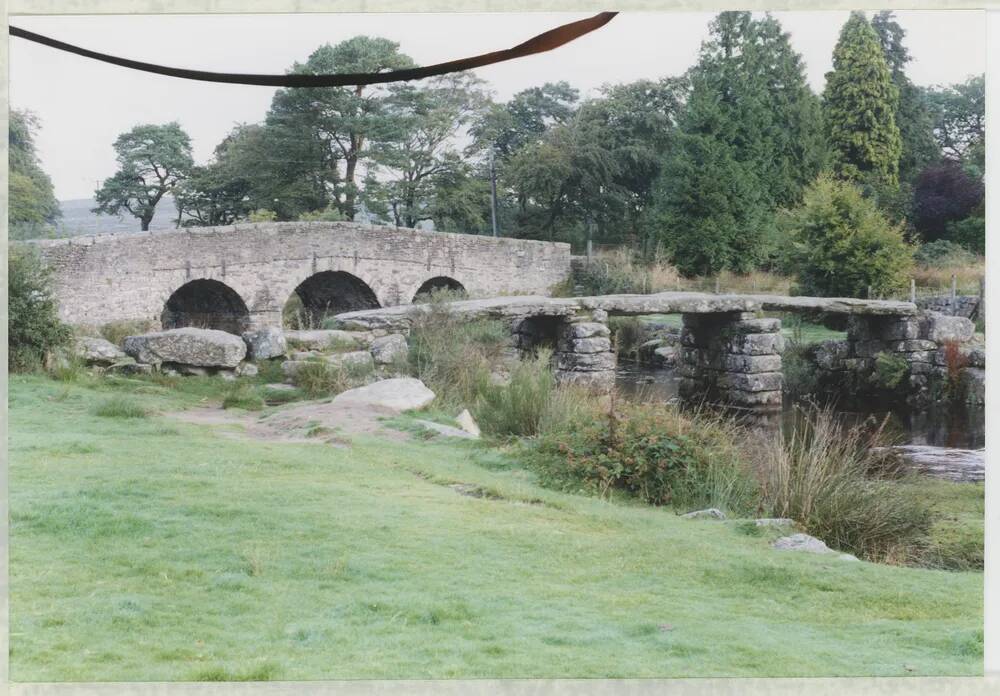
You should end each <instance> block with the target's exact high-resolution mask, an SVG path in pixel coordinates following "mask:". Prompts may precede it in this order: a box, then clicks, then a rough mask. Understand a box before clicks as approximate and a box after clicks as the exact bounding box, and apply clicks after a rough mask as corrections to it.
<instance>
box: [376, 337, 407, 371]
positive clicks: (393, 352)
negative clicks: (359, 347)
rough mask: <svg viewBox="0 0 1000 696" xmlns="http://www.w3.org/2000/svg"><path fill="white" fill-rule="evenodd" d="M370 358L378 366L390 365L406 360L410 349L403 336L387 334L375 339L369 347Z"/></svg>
mask: <svg viewBox="0 0 1000 696" xmlns="http://www.w3.org/2000/svg"><path fill="white" fill-rule="evenodd" d="M369 349H370V350H371V354H372V358H374V359H375V362H376V364H378V365H391V364H393V363H395V362H397V361H400V360H406V357H407V356H408V355H409V353H410V347H409V346H408V345H407V343H406V337H405V336H403V334H398V333H394V334H389V335H388V336H382V337H381V338H376V339H375V340H373V341H372V342H371V346H369Z"/></svg>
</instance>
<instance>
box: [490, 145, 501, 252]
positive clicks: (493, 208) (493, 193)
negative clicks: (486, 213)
mask: <svg viewBox="0 0 1000 696" xmlns="http://www.w3.org/2000/svg"><path fill="white" fill-rule="evenodd" d="M490 216H491V217H492V219H493V236H494V237H498V236H500V235H499V230H498V229H497V171H496V168H495V167H494V166H493V146H490Z"/></svg>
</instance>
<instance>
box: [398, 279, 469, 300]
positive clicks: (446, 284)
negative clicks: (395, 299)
mask: <svg viewBox="0 0 1000 696" xmlns="http://www.w3.org/2000/svg"><path fill="white" fill-rule="evenodd" d="M435 290H451V291H453V292H456V293H460V294H462V295H465V294H466V292H465V286H464V285H462V284H461V283H460V282H458V281H457V280H455V279H454V278H450V277H449V276H434V277H433V278H428V279H427V280H425V281H424V282H423V283H422V284H421V286H420V287H419V288H417V291H416V292H415V293H413V300H411V301H412V302H420V301H421V299H424V297H426V296H428V295H430V294H431V293H432V292H434V291H435Z"/></svg>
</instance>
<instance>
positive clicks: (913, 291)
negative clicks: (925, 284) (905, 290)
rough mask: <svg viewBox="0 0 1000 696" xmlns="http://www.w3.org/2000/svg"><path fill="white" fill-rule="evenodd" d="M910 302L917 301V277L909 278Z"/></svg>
mask: <svg viewBox="0 0 1000 696" xmlns="http://www.w3.org/2000/svg"><path fill="white" fill-rule="evenodd" d="M910 302H912V303H913V304H916V303H917V279H916V278H910Z"/></svg>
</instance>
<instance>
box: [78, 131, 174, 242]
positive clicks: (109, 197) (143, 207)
mask: <svg viewBox="0 0 1000 696" xmlns="http://www.w3.org/2000/svg"><path fill="white" fill-rule="evenodd" d="M114 149H115V157H116V159H117V161H118V171H117V172H115V174H114V175H113V176H111V177H109V178H107V179H105V180H104V183H102V184H101V187H100V188H99V189H97V191H96V192H95V193H94V198H95V199H96V201H97V207H96V208H94V212H95V213H105V214H107V215H119V214H121V212H122V211H123V210H124V211H127V212H128V213H129V214H131V215H133V216H135V217H136V218H138V219H139V223H140V225H141V229H142V230H143V231H144V232H145V231H147V230H148V229H149V223H150V222H152V220H153V215H154V214H155V212H156V205H157V203H159V202H160V200H161V199H162V198H163V196H164V195H166V194H167V193H170V192H171V191H173V190H174V188H175V187H176V186H177V185H178V183H180V182H181V181H182V180H183V179H185V178H186V177H187V176H188V175H189V174H190V172H191V168H192V167H193V166H194V160H193V159H192V157H191V139H190V138H189V137H188V135H187V133H185V132H184V130H183V129H182V128H181V127H180V124H178V123H177V122H172V123H167V124H164V125H152V124H146V125H139V126H135V127H134V128H132V129H131V130H130V131H128V132H127V133H122V134H121V135H119V136H118V139H117V140H115V143H114Z"/></svg>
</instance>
